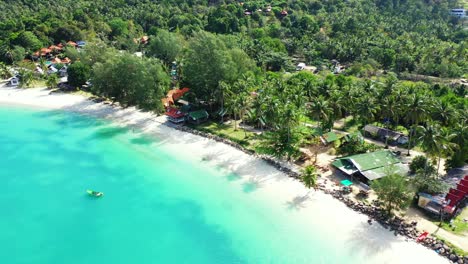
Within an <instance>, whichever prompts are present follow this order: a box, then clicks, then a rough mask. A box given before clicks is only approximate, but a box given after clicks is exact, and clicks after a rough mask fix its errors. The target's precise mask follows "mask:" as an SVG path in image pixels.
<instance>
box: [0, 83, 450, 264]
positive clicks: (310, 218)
mask: <svg viewBox="0 0 468 264" xmlns="http://www.w3.org/2000/svg"><path fill="white" fill-rule="evenodd" d="M49 93H50V90H48V89H43V88H34V89H18V88H9V87H1V86H0V106H3V107H4V106H7V107H8V105H17V106H18V105H19V106H25V107H36V108H43V109H53V110H65V111H73V112H76V113H81V114H85V115H91V116H94V117H98V118H105V119H109V120H112V121H113V122H114V123H115V124H117V125H122V126H130V127H134V128H135V129H137V130H138V131H142V132H143V133H148V134H150V135H155V136H157V137H158V138H159V139H161V141H160V143H159V144H163V145H164V147H165V148H166V147H167V149H173V150H177V149H184V151H183V152H178V155H181V156H182V158H184V155H186V157H187V158H192V159H193V157H194V156H195V157H197V158H199V159H200V161H201V160H205V161H206V162H208V163H209V164H210V165H213V166H218V167H222V168H223V169H225V170H227V171H232V172H235V173H236V174H237V175H238V176H239V178H240V179H239V184H250V185H251V186H253V187H254V188H256V191H255V192H254V193H252V195H255V196H258V197H261V199H270V200H271V203H276V204H280V205H284V206H286V205H287V206H290V207H292V208H293V209H294V210H290V214H291V219H292V220H291V221H292V222H291V225H304V226H306V225H307V224H313V225H320V226H323V228H324V230H325V232H326V233H327V235H328V237H327V238H324V239H336V240H337V241H338V244H339V245H342V246H343V247H347V248H351V249H352V250H353V251H355V252H356V254H360V255H363V256H365V258H366V259H368V260H369V261H368V263H411V264H412V263H448V260H446V259H445V258H442V257H440V256H439V255H437V254H436V253H435V252H434V251H432V250H429V249H427V248H425V247H423V246H421V245H419V244H417V243H415V242H412V241H406V240H405V238H403V237H401V236H398V237H395V236H394V235H393V233H392V232H389V231H387V230H385V229H384V228H383V227H381V226H380V225H378V224H375V223H374V224H373V225H368V223H367V219H368V218H367V216H365V215H362V214H359V213H357V212H354V211H352V210H351V209H349V208H347V207H346V206H345V205H344V204H342V203H341V202H339V201H338V200H335V199H333V198H332V197H331V196H330V195H326V194H324V193H322V192H319V191H318V192H313V191H312V192H311V194H310V195H309V196H308V197H307V196H305V195H306V194H307V193H308V192H309V190H307V189H306V188H305V187H304V186H303V185H302V184H301V183H300V182H298V181H297V180H294V179H292V178H289V177H287V176H286V175H285V174H283V173H281V172H279V171H278V170H276V169H275V168H273V167H271V166H269V165H268V164H266V163H265V162H264V161H262V160H260V159H257V158H255V157H252V156H249V155H247V154H245V153H243V152H241V151H239V150H237V149H235V148H233V147H231V146H228V145H225V144H222V143H219V142H216V141H213V140H209V139H206V138H203V137H200V136H196V135H193V134H190V133H185V132H181V131H178V130H175V129H173V128H170V127H168V126H165V125H163V124H162V123H164V122H165V120H166V118H165V117H164V116H159V117H158V116H156V115H154V114H152V113H149V112H141V111H138V110H136V109H135V108H133V107H129V108H125V109H123V108H120V107H113V106H110V105H108V104H103V103H95V102H92V101H90V100H88V99H87V98H86V97H84V96H81V95H76V94H62V93H53V94H49ZM303 197H306V198H303ZM332 237H333V238H332ZM319 262H320V261H319ZM322 262H323V263H327V261H326V259H324V260H322ZM322 262H321V263H322Z"/></svg>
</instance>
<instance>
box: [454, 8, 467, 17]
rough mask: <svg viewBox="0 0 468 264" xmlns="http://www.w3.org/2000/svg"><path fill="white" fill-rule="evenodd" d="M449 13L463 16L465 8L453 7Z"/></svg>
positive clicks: (464, 15)
mask: <svg viewBox="0 0 468 264" xmlns="http://www.w3.org/2000/svg"><path fill="white" fill-rule="evenodd" d="M450 15H451V16H454V17H458V18H465V17H466V10H465V9H463V8H454V9H452V10H450Z"/></svg>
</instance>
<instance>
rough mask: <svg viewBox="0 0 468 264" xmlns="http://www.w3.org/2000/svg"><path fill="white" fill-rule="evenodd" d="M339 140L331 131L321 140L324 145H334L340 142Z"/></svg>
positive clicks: (321, 137)
mask: <svg viewBox="0 0 468 264" xmlns="http://www.w3.org/2000/svg"><path fill="white" fill-rule="evenodd" d="M338 139H339V137H338V135H337V134H336V133H335V132H333V131H330V132H328V133H325V134H323V135H322V136H320V140H321V141H322V143H323V144H324V145H329V144H332V143H333V142H335V141H338Z"/></svg>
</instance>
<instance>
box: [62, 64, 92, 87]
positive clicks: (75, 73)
mask: <svg viewBox="0 0 468 264" xmlns="http://www.w3.org/2000/svg"><path fill="white" fill-rule="evenodd" d="M67 73H68V83H70V85H71V86H73V87H74V88H80V87H81V86H82V85H84V84H85V83H86V82H87V81H88V80H89V77H90V76H91V68H90V67H89V66H88V65H86V64H84V63H82V62H81V61H76V62H74V63H72V64H71V65H70V66H69V67H68V69H67Z"/></svg>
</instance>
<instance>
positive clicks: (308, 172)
mask: <svg viewBox="0 0 468 264" xmlns="http://www.w3.org/2000/svg"><path fill="white" fill-rule="evenodd" d="M317 176H318V173H317V169H316V168H315V167H314V166H312V165H309V166H307V167H305V168H304V170H303V171H302V178H301V179H302V182H303V183H304V185H305V186H306V187H307V188H309V189H311V188H314V189H315V190H316V189H317V185H318V184H317Z"/></svg>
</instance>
